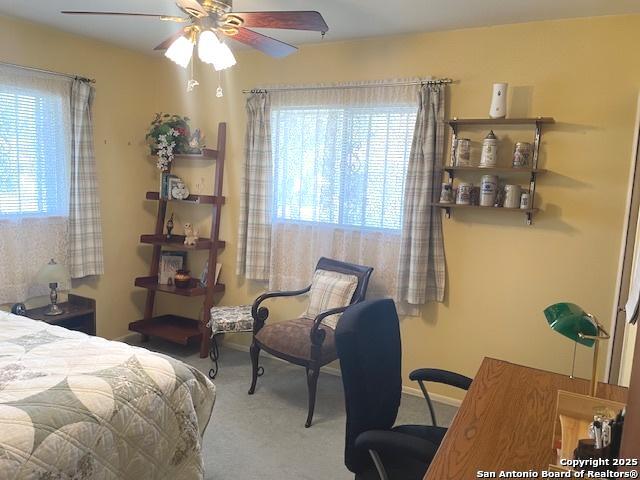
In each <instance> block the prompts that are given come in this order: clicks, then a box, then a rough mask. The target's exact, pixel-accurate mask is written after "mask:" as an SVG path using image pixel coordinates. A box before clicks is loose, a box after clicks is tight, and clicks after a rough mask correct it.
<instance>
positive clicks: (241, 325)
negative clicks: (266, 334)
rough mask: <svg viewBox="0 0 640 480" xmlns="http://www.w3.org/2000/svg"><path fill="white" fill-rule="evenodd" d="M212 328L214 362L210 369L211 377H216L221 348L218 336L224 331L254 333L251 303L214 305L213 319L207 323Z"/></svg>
mask: <svg viewBox="0 0 640 480" xmlns="http://www.w3.org/2000/svg"><path fill="white" fill-rule="evenodd" d="M207 327H209V328H210V329H211V348H210V350H209V357H210V358H211V361H212V362H213V368H212V369H211V370H209V377H211V378H212V379H214V378H216V375H217V374H218V370H219V366H218V359H219V358H220V350H219V349H218V341H217V340H216V337H217V336H218V335H221V334H223V333H242V332H249V333H253V317H252V316H251V305H240V306H237V307H212V308H211V320H210V321H209V323H208V324H207Z"/></svg>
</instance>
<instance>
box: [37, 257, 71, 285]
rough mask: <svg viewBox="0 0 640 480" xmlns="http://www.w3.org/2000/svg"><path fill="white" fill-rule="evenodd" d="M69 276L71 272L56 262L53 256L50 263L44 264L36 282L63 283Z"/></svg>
mask: <svg viewBox="0 0 640 480" xmlns="http://www.w3.org/2000/svg"><path fill="white" fill-rule="evenodd" d="M68 278H69V272H68V271H67V269H66V267H65V266H64V265H60V264H59V263H56V261H55V260H54V259H53V258H52V259H51V261H49V263H47V264H46V265H44V266H43V267H42V268H41V269H40V270H38V273H37V274H36V282H38V283H45V284H49V283H61V282H64V281H65V280H67V279H68Z"/></svg>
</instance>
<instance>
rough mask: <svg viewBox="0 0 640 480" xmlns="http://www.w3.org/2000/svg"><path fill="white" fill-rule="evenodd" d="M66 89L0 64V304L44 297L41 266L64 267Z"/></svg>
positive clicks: (63, 83)
mask: <svg viewBox="0 0 640 480" xmlns="http://www.w3.org/2000/svg"><path fill="white" fill-rule="evenodd" d="M70 89H71V81H70V80H68V79H65V78H61V77H58V76H53V75H46V74H39V73H35V72H30V71H25V70H22V69H18V68H14V67H7V66H0V303H10V302H16V301H24V300H26V299H27V298H29V297H31V296H35V295H41V294H45V293H46V292H47V291H48V289H47V286H46V285H36V284H34V281H33V278H34V276H35V274H36V273H37V271H38V270H39V269H40V267H42V265H44V264H46V263H47V262H48V261H49V260H50V259H51V258H55V259H56V261H57V262H59V263H63V264H68V229H69V156H70V150H71V145H70V138H71V135H70V117H71V115H70ZM65 283H66V284H63V285H62V288H68V286H69V282H65Z"/></svg>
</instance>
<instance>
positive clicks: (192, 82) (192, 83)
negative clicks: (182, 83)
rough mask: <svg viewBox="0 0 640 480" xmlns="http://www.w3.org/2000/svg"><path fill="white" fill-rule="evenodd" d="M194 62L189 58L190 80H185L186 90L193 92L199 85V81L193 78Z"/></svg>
mask: <svg viewBox="0 0 640 480" xmlns="http://www.w3.org/2000/svg"><path fill="white" fill-rule="evenodd" d="M194 63H195V62H194V61H193V59H191V80H189V81H188V82H187V92H193V90H194V89H195V88H196V87H197V86H198V85H200V82H199V81H197V80H196V79H195V73H194V66H193V64H194Z"/></svg>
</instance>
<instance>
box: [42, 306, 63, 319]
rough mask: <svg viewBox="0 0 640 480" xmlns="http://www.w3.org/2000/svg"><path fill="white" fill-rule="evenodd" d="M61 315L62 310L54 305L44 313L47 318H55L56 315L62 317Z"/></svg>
mask: <svg viewBox="0 0 640 480" xmlns="http://www.w3.org/2000/svg"><path fill="white" fill-rule="evenodd" d="M63 313H64V310H63V309H61V308H60V307H59V306H58V305H56V304H54V303H53V304H51V305H50V306H49V310H47V311H46V312H44V314H45V315H46V316H47V317H55V316H56V315H62V314H63Z"/></svg>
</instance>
